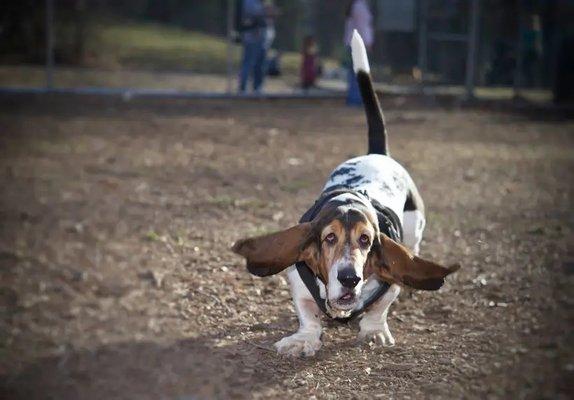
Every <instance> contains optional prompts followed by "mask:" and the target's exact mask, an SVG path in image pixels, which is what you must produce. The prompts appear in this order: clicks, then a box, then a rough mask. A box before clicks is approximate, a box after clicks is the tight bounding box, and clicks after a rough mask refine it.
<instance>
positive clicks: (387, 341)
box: [359, 328, 395, 347]
mask: <svg viewBox="0 0 574 400" xmlns="http://www.w3.org/2000/svg"><path fill="white" fill-rule="evenodd" d="M359 340H360V341H364V342H371V341H373V342H375V344H378V345H380V346H383V347H393V346H394V345H395V338H393V335H391V332H390V331H389V329H388V328H387V329H376V330H363V329H361V331H360V332H359Z"/></svg>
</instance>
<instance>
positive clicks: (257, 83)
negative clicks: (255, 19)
mask: <svg viewBox="0 0 574 400" xmlns="http://www.w3.org/2000/svg"><path fill="white" fill-rule="evenodd" d="M257 46H258V47H257V50H256V56H255V65H254V66H253V91H255V92H258V91H259V90H261V87H262V86H263V80H264V79H265V74H266V72H267V68H266V67H267V63H266V58H267V57H266V56H267V50H266V49H265V46H264V43H263V41H261V43H258V44H257Z"/></svg>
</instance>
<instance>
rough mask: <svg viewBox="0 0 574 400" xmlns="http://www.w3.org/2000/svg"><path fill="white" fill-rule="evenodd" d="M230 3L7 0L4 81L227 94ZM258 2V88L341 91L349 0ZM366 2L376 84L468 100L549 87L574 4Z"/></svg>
mask: <svg viewBox="0 0 574 400" xmlns="http://www.w3.org/2000/svg"><path fill="white" fill-rule="evenodd" d="M237 1H238V0H210V1H200V0H189V1H176V0H170V1H167V0H165V1H159V0H124V1H120V2H117V1H111V0H44V1H43V2H41V3H40V2H38V1H34V0H18V1H16V0H5V1H4V2H3V5H2V6H0V7H2V9H3V12H2V17H1V18H2V19H1V21H0V24H1V25H0V36H1V39H2V40H0V43H1V44H0V87H3V88H4V89H7V88H8V89H10V88H11V89H13V90H16V89H42V88H49V89H52V90H79V89H90V90H92V91H100V92H102V93H105V92H126V91H142V92H143V91H148V92H155V93H158V94H159V93H166V94H173V93H190V94H191V93H195V94H198V95H205V96H209V95H231V94H235V93H236V92H237V87H238V82H237V76H238V70H239V68H240V63H241V57H242V46H241V43H240V41H239V40H238V39H237V33H236V32H235V28H236V26H235V25H236V24H235V20H236V19H235V15H236V10H237ZM39 3H40V4H39ZM265 3H267V4H271V3H273V6H274V7H275V9H276V10H277V14H276V16H275V18H270V19H269V21H268V22H269V24H270V25H271V24H272V25H274V27H275V37H274V40H273V42H272V44H271V46H270V48H269V50H268V52H267V79H266V80H265V85H264V92H265V93H269V94H287V95H288V94H304V95H313V94H336V93H341V92H342V91H343V90H344V89H345V70H344V68H343V61H342V60H343V59H344V58H345V54H346V49H345V47H344V45H343V42H342V37H343V31H344V23H345V11H346V9H347V7H348V5H349V2H346V1H331V0H276V1H273V2H271V1H266V2H265ZM562 3H567V4H566V5H565V6H564V5H563V6H560V4H562ZM369 4H370V5H371V8H372V12H373V27H374V29H375V45H374V48H373V52H372V56H371V57H372V63H373V73H374V75H375V78H376V80H377V81H378V82H384V83H385V84H387V85H394V86H397V87H406V88H419V89H420V88H421V87H430V86H456V87H460V88H463V89H465V91H466V94H467V95H469V96H472V95H473V94H474V89H475V86H477V85H478V86H481V87H507V88H513V89H514V90H515V91H517V90H519V89H521V88H539V89H549V88H550V87H551V86H552V84H553V68H555V65H554V64H555V60H556V58H557V55H556V51H557V50H556V42H557V39H556V37H557V35H559V34H560V33H561V32H563V31H564V29H563V25H564V23H561V22H560V19H559V18H558V17H557V13H560V12H562V11H563V10H564V9H566V10H568V11H571V9H572V7H571V6H570V5H571V2H564V1H562V2H561V1H560V0H556V1H535V0H524V1H520V0H515V1H510V2H500V1H497V0H401V1H396V0H376V1H371V2H369ZM560 7H562V11H561V9H560ZM494 10H495V12H493V11H494ZM309 36H311V37H313V38H314V40H315V41H316V43H317V45H318V55H319V60H320V66H321V72H322V74H321V76H320V79H319V80H318V82H317V85H316V87H313V88H311V89H310V90H306V91H302V89H301V63H302V57H301V49H302V46H303V42H304V40H306V38H307V37H309ZM307 40H308V39H307Z"/></svg>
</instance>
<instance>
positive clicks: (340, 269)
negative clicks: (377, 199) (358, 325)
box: [301, 202, 378, 316]
mask: <svg viewBox="0 0 574 400" xmlns="http://www.w3.org/2000/svg"><path fill="white" fill-rule="evenodd" d="M376 241H378V228H377V223H376V214H375V213H374V212H373V210H370V209H368V208H367V207H364V206H362V205H360V204H345V203H340V202H331V203H329V204H327V205H326V206H325V207H324V208H323V210H322V211H321V212H320V213H319V215H318V216H317V218H316V219H315V220H314V224H313V227H312V229H311V231H310V232H309V235H308V237H307V240H306V241H305V243H303V249H302V257H301V258H302V259H303V260H304V261H305V262H306V263H307V265H308V266H309V267H310V268H311V269H312V270H313V271H314V272H315V274H316V275H317V276H318V277H319V279H321V281H322V282H323V283H324V284H325V287H326V289H327V293H326V295H327V306H328V307H329V308H330V310H331V314H334V315H338V314H341V316H342V315H343V314H345V313H347V312H349V311H350V310H352V309H353V308H354V307H355V306H356V305H357V302H358V299H359V297H360V295H361V290H362V288H363V284H364V282H365V278H366V276H365V265H366V264H367V260H368V258H369V253H370V251H371V248H372V246H373V243H374V242H376Z"/></svg>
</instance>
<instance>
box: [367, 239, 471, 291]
mask: <svg viewBox="0 0 574 400" xmlns="http://www.w3.org/2000/svg"><path fill="white" fill-rule="evenodd" d="M379 242H380V243H379V244H376V245H375V246H374V248H373V250H372V252H371V253H372V254H371V260H370V262H371V268H372V271H373V272H374V273H375V274H377V275H378V276H379V277H380V278H381V279H382V280H385V281H390V282H395V283H402V284H404V285H407V286H410V287H412V288H415V289H421V290H438V289H440V287H441V286H442V285H443V284H444V279H445V278H446V277H447V275H449V274H452V273H453V272H455V271H457V270H458V269H459V268H460V265H459V264H454V265H451V266H450V267H443V266H441V265H439V264H436V263H434V262H432V261H428V260H424V259H422V258H420V257H418V256H415V255H413V254H412V253H411V252H410V251H409V250H408V249H407V248H406V247H404V246H403V245H401V244H399V243H397V242H395V241H394V240H392V239H390V238H389V237H387V236H386V235H384V234H380V235H379Z"/></svg>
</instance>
